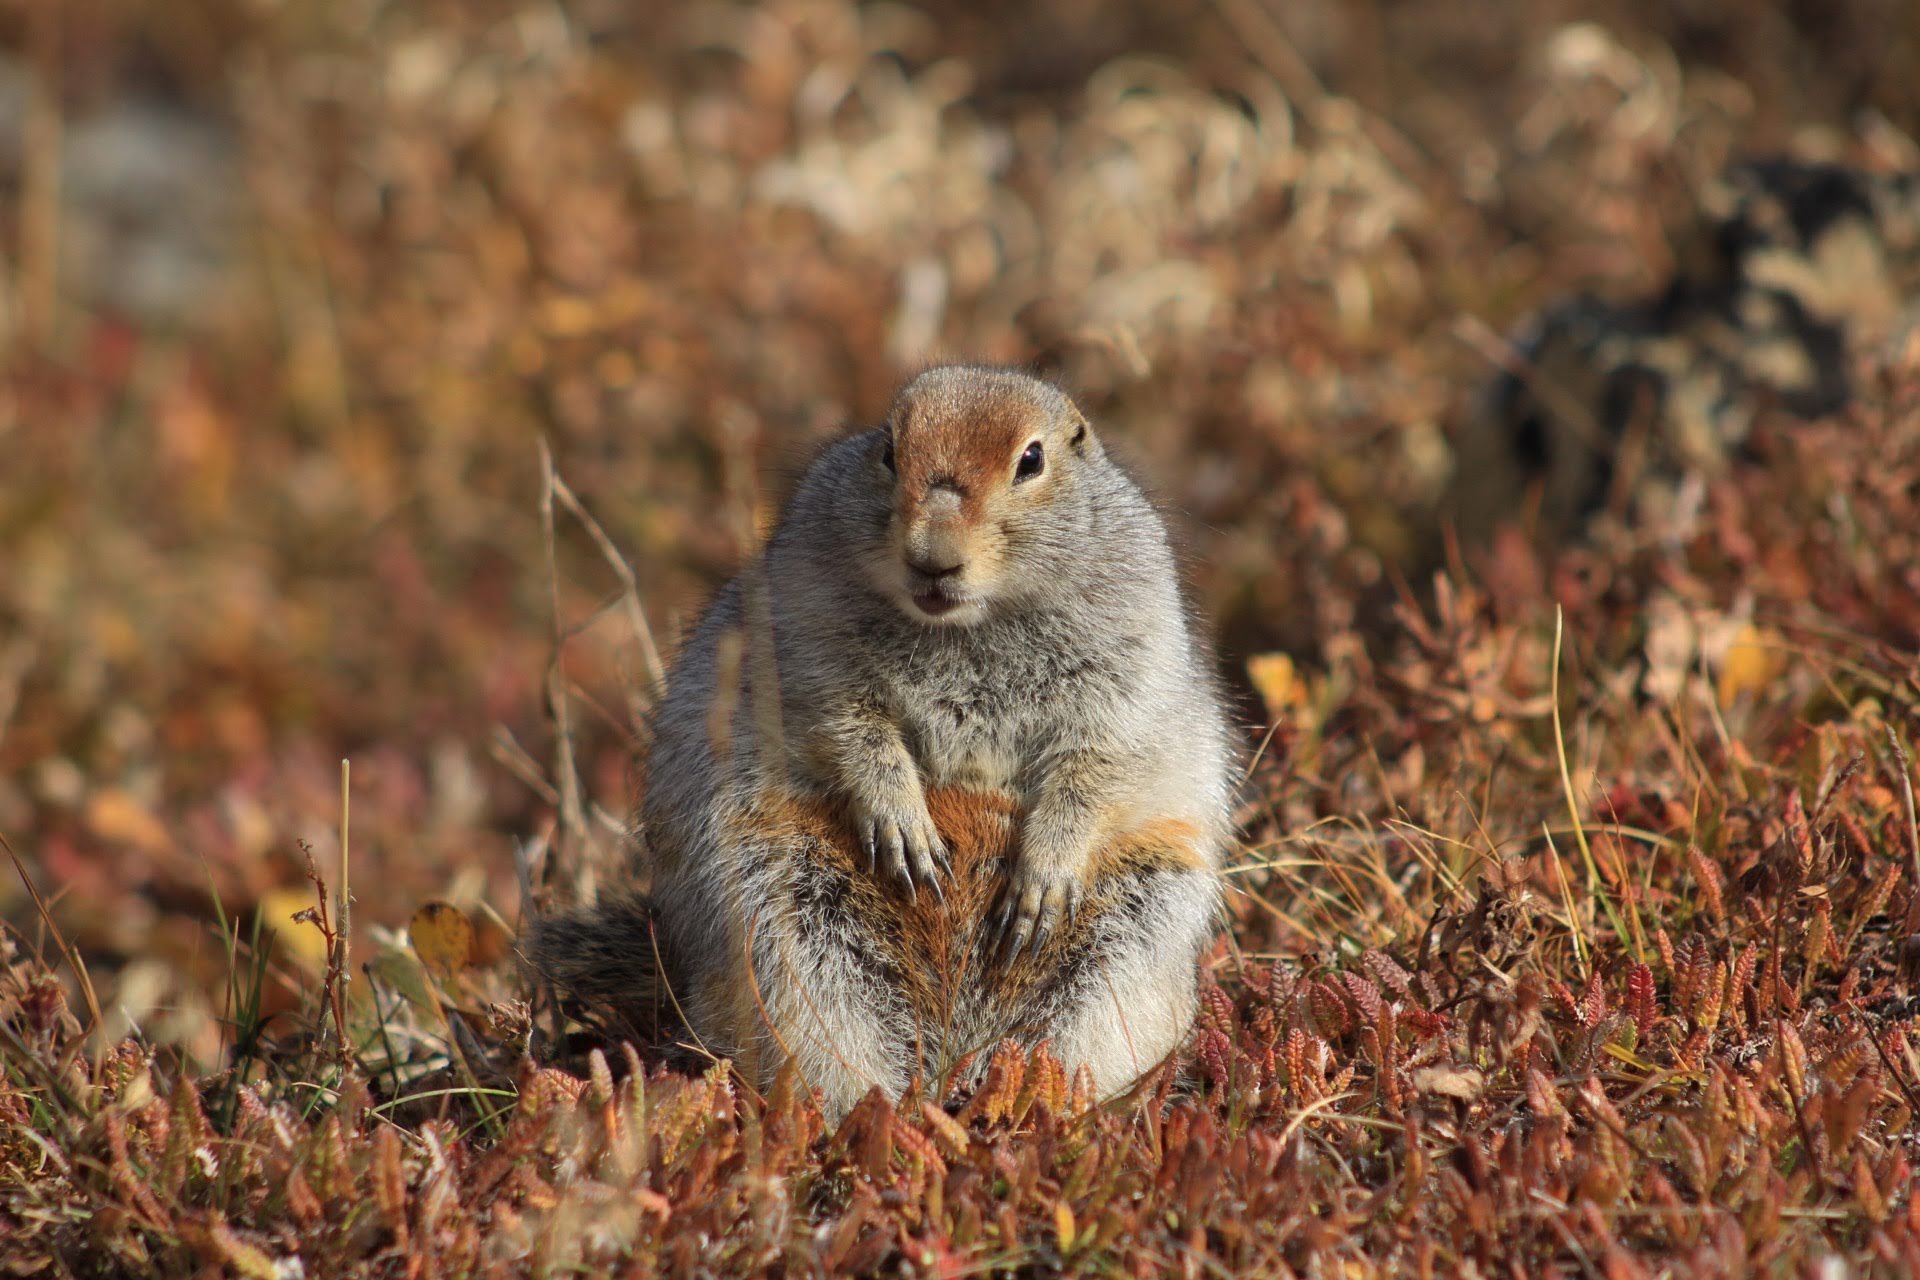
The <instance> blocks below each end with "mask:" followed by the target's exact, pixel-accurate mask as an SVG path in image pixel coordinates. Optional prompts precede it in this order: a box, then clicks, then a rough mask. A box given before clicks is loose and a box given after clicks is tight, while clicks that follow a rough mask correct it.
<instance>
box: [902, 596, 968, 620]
mask: <svg viewBox="0 0 1920 1280" xmlns="http://www.w3.org/2000/svg"><path fill="white" fill-rule="evenodd" d="M959 604H960V602H959V601H958V600H949V599H947V598H946V597H945V596H943V595H938V594H936V593H934V592H932V591H923V592H921V593H920V594H918V595H916V596H914V598H913V605H914V608H916V609H918V610H920V612H922V613H924V614H926V615H927V616H928V617H930V618H937V617H939V616H940V615H941V614H943V613H946V612H947V611H948V610H951V609H955V608H958V607H959Z"/></svg>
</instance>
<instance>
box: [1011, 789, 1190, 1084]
mask: <svg viewBox="0 0 1920 1280" xmlns="http://www.w3.org/2000/svg"><path fill="white" fill-rule="evenodd" d="M1202 842H1203V837H1202V836H1201V835H1200V833H1199V832H1198V831H1196V830H1195V829H1194V828H1193V827H1192V826H1191V825H1190V824H1186V823H1181V822H1175V821H1165V822H1154V823H1148V824H1146V825H1144V826H1142V827H1139V828H1137V829H1135V830H1134V831H1132V832H1129V833H1127V834H1125V835H1122V836H1120V837H1118V838H1116V839H1114V840H1111V841H1109V842H1108V843H1107V844H1106V845H1105V846H1104V847H1103V848H1101V849H1100V850H1099V851H1098V852H1097V853H1096V854H1095V857H1094V860H1093V865H1092V867H1091V868H1090V870H1089V881H1090V884H1089V891H1088V905H1087V907H1086V908H1083V909H1082V912H1081V915H1080V918H1079V920H1078V921H1077V922H1076V924H1075V926H1074V927H1073V928H1071V929H1070V930H1069V931H1068V932H1067V933H1066V934H1065V935H1064V936H1062V937H1060V938H1058V939H1056V940H1055V942H1054V943H1053V944H1051V945H1049V946H1048V947H1046V948H1044V949H1043V950H1042V951H1041V952H1040V953H1039V954H1038V955H1037V956H1034V957H1032V958H1031V960H1029V961H1026V962H1024V963H1022V964H1017V965H1016V966H1015V967H1014V968H1013V969H1012V970H1010V971H1006V972H1004V973H1003V974H1002V976H1001V979H1000V980H1001V982H1002V983H1003V984H1004V989H1006V990H1007V991H1008V993H1009V995H1012V996H1014V999H1013V1001H1012V1003H1013V1011H1017V1015H1018V1017H1017V1026H1015V1027H1010V1028H1009V1029H1008V1031H1007V1034H1013V1035H1015V1036H1017V1037H1018V1038H1020V1039H1022V1040H1025V1041H1027V1042H1028V1043H1032V1042H1034V1041H1037V1040H1040V1039H1042V1038H1045V1039H1048V1040H1051V1041H1052V1045H1053V1050H1054V1053H1055V1055H1056V1056H1058V1057H1059V1059H1060V1060H1061V1062H1062V1063H1064V1064H1065V1065H1066V1067H1067V1069H1068V1070H1069V1071H1073V1070H1077V1069H1078V1068H1079V1066H1080V1065H1082V1064H1085V1065H1086V1066H1087V1067H1088V1068H1089V1069H1090V1070H1091V1071H1092V1072H1093V1079H1094V1085H1095V1087H1096V1089H1097V1091H1098V1093H1099V1095H1100V1096H1101V1097H1111V1096H1113V1095H1115V1094H1118V1093H1120V1092H1122V1091H1123V1090H1125V1089H1126V1088H1127V1087H1128V1086H1129V1085H1131V1084H1132V1083H1133V1082H1134V1081H1135V1080H1137V1079H1138V1078H1139V1077H1140V1076H1141V1075H1143V1074H1144V1073H1146V1072H1147V1071H1149V1070H1151V1069H1152V1068H1153V1067H1155V1066H1156V1065H1158V1064H1159V1063H1160V1061H1161V1060H1162V1059H1164V1058H1165V1057H1166V1056H1167V1055H1168V1054H1169V1053H1171V1052H1172V1051H1173V1050H1174V1049H1176V1048H1177V1047H1178V1046H1179V1044H1180V1042H1181V1041H1182V1040H1183V1039H1185V1037H1186V1034H1187V1031H1188V1029H1189V1028H1190V1027H1191V1026H1192V1024H1193V1017H1194V1013H1195V1009H1196V1004H1197V1000H1198V980H1197V971H1196V966H1197V964H1198V961H1199V958H1200V953H1201V952H1202V951H1203V950H1204V949H1205V947H1206V944H1207V941H1208V939H1209V938H1210V937H1211V936H1212V934H1213V931H1214V929H1215V927H1216V924H1217V913H1218V911H1219V907H1220V878H1219V875H1218V873H1217V872H1216V871H1215V870H1214V868H1213V865H1212V863H1211V861H1210V860H1209V859H1207V858H1206V857H1205V855H1204V854H1203V853H1202V852H1201V848H1202ZM1016 992H1017V995H1016V994H1015V993H1016Z"/></svg>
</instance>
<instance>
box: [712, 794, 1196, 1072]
mask: <svg viewBox="0 0 1920 1280" xmlns="http://www.w3.org/2000/svg"><path fill="white" fill-rule="evenodd" d="M927 806H928V808H929V810H930V811H931V813H932V815H933V820H934V825H935V826H936V827H937V828H938V829H939V831H940V834H941V837H942V839H944V840H945V841H946V844H947V849H948V853H949V857H950V862H951V867H952V875H951V876H950V877H945V876H943V877H942V880H941V889H942V893H943V895H944V900H942V899H941V898H936V897H935V896H934V895H933V894H932V893H931V892H929V891H928V890H926V889H924V888H923V889H922V890H921V891H920V892H919V893H918V894H916V895H914V896H913V897H912V898H908V897H907V896H906V894H905V893H904V892H903V891H901V890H899V889H897V888H896V887H895V886H893V885H892V884H889V883H886V882H883V881H881V880H880V879H878V878H876V877H875V876H874V875H873V874H871V873H870V872H869V871H868V868H867V859H866V853H865V851H864V850H862V849H861V848H860V847H859V844H858V842H857V840H856V839H855V837H854V834H853V831H852V828H851V825H850V824H849V822H848V821H847V819H846V817H845V815H844V813H843V812H842V811H841V810H840V809H839V807H838V806H837V805H835V804H832V803H830V802H827V801H823V800H817V799H809V798H801V797H794V796H788V795H782V796H769V797H766V798H765V800H764V801H763V803H762V804H760V805H759V806H756V809H755V812H754V814H753V817H752V818H751V820H750V824H751V828H752V830H753V832H754V834H753V836H752V837H751V839H752V840H753V841H754V842H755V843H759V844H761V845H762V846H763V847H766V848H769V849H772V848H804V849H807V850H809V851H810V854H811V857H812V858H813V859H814V860H815V862H816V865H818V866H820V867H821V868H822V869H823V870H829V871H833V872H837V873H839V874H840V875H843V876H844V877H845V878H846V885H847V893H848V895H849V899H850V900H849V901H848V902H847V904H846V907H847V911H848V914H849V915H850V917H851V918H853V919H855V920H860V921H863V922H865V923H866V924H867V925H868V928H869V930H870V936H871V937H872V939H873V941H874V943H875V946H876V948H877V949H878V950H879V951H880V952H881V953H882V954H884V955H885V956H886V957H887V959H888V962H889V964H890V966H891V967H892V969H893V970H894V972H895V973H896V974H897V975H898V980H899V983H900V989H901V994H902V995H903V996H904V997H905V999H906V1000H907V1003H908V1006H909V1007H910V1008H911V1009H912V1010H913V1011H914V1013H915V1015H916V1017H917V1018H918V1020H919V1022H920V1025H921V1026H923V1027H926V1028H929V1029H932V1028H935V1027H946V1026H950V1018H951V1016H952V1011H953V1009H954V1007H955V1003H956V1001H957V999H958V998H959V997H960V995H961V994H962V992H963V991H966V990H969V989H974V990H978V989H981V988H984V990H985V991H987V992H989V993H990V994H991V996H992V998H993V999H994V1000H996V1001H998V1002H1001V1003H1003V1004H1005V1005H1006V1006H1008V1007H1018V1006H1019V1005H1020V1003H1021V1002H1022V1000H1023V998H1024V997H1025V996H1027V995H1028V994H1029V993H1031V992H1033V991H1035V990H1037V989H1039V987H1040V986H1041V985H1042V984H1044V983H1046V982H1049V981H1052V980H1054V978H1055V976H1056V975H1057V973H1058V970H1059V965H1060V963H1061V961H1062V960H1063V959H1064V957H1065V956H1066V955H1067V953H1068V952H1069V950H1070V949H1071V948H1072V947H1073V946H1074V945H1075V943H1076V942H1077V941H1078V940H1079V939H1081V938H1083V937H1084V936H1085V934H1086V932H1087V931H1088V930H1089V929H1091V928H1092V927H1093V925H1094V923H1095V922H1096V921H1097V920H1098V919H1099V917H1100V915H1101V914H1102V913H1103V912H1104V911H1105V910H1107V909H1109V908H1110V907H1111V906H1112V904H1113V901H1114V899H1115V897H1116V895H1117V891H1118V890H1119V888H1120V887H1121V886H1120V884H1119V882H1120V881H1125V880H1129V879H1131V878H1133V877H1136V876H1140V875H1143V874H1147V873H1150V872H1156V871H1203V870H1205V869H1206V868H1207V862H1206V860H1205V858H1204V857H1202V856H1201V854H1200V851H1199V833H1198V831H1197V830H1196V829H1195V828H1194V827H1193V826H1192V825H1191V824H1189V823H1184V822H1177V821H1173V820H1161V821H1156V822H1151V823H1147V824H1145V825H1143V826H1141V827H1138V828H1136V829H1134V830H1132V831H1129V832H1127V833H1125V834H1124V835H1121V836H1119V837H1117V838H1115V839H1113V840H1111V841H1109V842H1108V843H1107V844H1106V845H1104V846H1103V847H1102V848H1100V849H1099V850H1098V851H1097V852H1096V853H1095V855H1094V858H1093V861H1092V863H1091V864H1090V866H1089V869H1088V875H1087V881H1088V891H1089V892H1088V897H1087V900H1086V902H1085V904H1084V905H1083V907H1082V909H1081V911H1080V912H1079V915H1078V918H1077V919H1075V920H1074V921H1072V922H1071V923H1063V924H1062V926H1061V927H1060V928H1059V929H1058V930H1057V932H1056V933H1055V935H1054V936H1053V937H1052V938H1050V939H1049V940H1048V941H1047V943H1046V944H1045V945H1043V946H1042V947H1041V948H1040V950H1039V951H1038V952H1037V953H1031V954H1023V955H1021V956H1018V957H1014V958H1011V959H996V958H994V957H993V956H992V955H991V954H990V953H991V951H992V941H993V940H992V939H990V938H989V937H988V936H987V935H986V933H985V930H984V922H985V921H986V920H987V919H988V918H989V916H990V915H992V914H994V912H995V908H996V906H997V905H998V903H999V900H1000V894H1001V891H1002V889H1003V887H1004V885H1005V882H1006V877H1005V874H1004V870H1005V867H1006V865H1007V862H1008V860H1009V859H1011V858H1012V857H1013V856H1015V855H1016V854H1017V852H1018V848H1019V830H1020V821H1019V817H1020V815H1019V810H1018V806H1017V804H1016V803H1015V802H1014V800H1013V798H1012V797H1011V796H1009V795H1007V794H1005V793H1002V792H978V791H967V790H961V789H957V788H936V789H934V790H932V791H930V792H929V793H928V794H927ZM767 923H768V922H766V921H762V927H764V926H765V925H766V924H767ZM743 942H744V939H743ZM759 980H760V981H761V982H762V983H765V982H766V981H768V980H769V977H768V975H766V974H764V973H763V974H760V975H759ZM962 984H970V986H963V985H962ZM745 985H746V984H741V983H736V990H735V991H734V992H733V993H732V994H733V997H734V1001H733V1003H732V1009H731V1012H732V1014H733V1016H734V1018H735V1019H736V1020H737V1021H736V1027H737V1028H738V1029H740V1030H742V1031H745V1030H747V1029H749V1026H751V1027H753V1028H756V1029H757V1028H758V1027H759V1026H760V1025H762V1018H761V1015H760V1013H759V1010H758V1004H759V1001H757V1000H756V999H755V998H754V996H753V995H752V994H751V993H749V992H746V991H743V990H740V989H738V988H742V987H744V986H745ZM745 1038H746V1037H736V1039H745Z"/></svg>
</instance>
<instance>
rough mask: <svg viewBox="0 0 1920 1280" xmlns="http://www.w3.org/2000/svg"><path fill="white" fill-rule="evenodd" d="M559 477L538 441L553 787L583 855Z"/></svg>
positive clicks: (565, 826) (567, 829) (547, 450)
mask: <svg viewBox="0 0 1920 1280" xmlns="http://www.w3.org/2000/svg"><path fill="white" fill-rule="evenodd" d="M558 488H559V477H558V476H556V475H555V474H554V471H553V450H552V449H550V448H548V447H547V442H546V441H545V440H544V439H543V440H541V441H540V532H541V536H542V537H543V538H544V539H545V543H546V552H547V590H548V593H549V596H550V598H551V603H552V610H553V619H552V622H553V628H552V643H553V647H552V651H551V652H550V653H548V655H547V714H548V715H549V716H550V717H552V720H553V736H554V744H553V753H554V761H553V771H554V778H553V782H554V786H555V788H556V789H557V790H558V791H559V794H560V827H561V829H562V830H563V831H565V832H566V833H567V834H568V835H569V836H570V837H572V839H573V840H574V841H575V842H576V847H577V848H578V850H579V851H580V852H581V853H582V854H584V853H585V852H586V850H587V849H589V848H591V844H590V842H589V836H588V834H587V822H586V816H585V812H586V810H585V805H584V804H583V803H582V801H581V798H580V774H579V771H578V770H577V769H576V768H575V767H574V759H573V720H572V715H571V713H570V711H569V706H568V698H567V686H566V679H565V677H564V676H562V674H561V671H560V656H561V650H562V648H563V647H564V646H565V644H566V635H565V630H564V624H563V623H562V622H561V620H560V563H559V556H558V553H557V551H556V550H555V538H554V526H553V500H554V496H555V494H556V492H557V491H558Z"/></svg>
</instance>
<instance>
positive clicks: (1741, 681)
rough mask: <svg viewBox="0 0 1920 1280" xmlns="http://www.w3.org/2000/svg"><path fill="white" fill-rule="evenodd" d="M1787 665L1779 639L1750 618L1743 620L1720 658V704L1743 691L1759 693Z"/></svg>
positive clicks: (1731, 699)
mask: <svg viewBox="0 0 1920 1280" xmlns="http://www.w3.org/2000/svg"><path fill="white" fill-rule="evenodd" d="M1786 669H1787V660H1786V655H1785V654H1784V653H1782V652H1781V651H1780V639H1779V637H1777V636H1775V635H1773V634H1772V633H1770V632H1767V631H1763V630H1761V629H1760V628H1759V627H1756V626H1754V625H1753V624H1752V623H1751V622H1748V623H1743V624H1742V625H1741V627H1740V630H1739V631H1738V632H1736V633H1735V634H1734V637H1733V642H1732V643H1731V644H1729V645H1728V646H1727V651H1726V653H1725V654H1724V655H1723V656H1722V657H1721V659H1720V683H1719V694H1720V701H1721V703H1722V705H1724V704H1726V703H1729V702H1732V701H1733V700H1734V699H1735V698H1738V697H1739V696H1740V695H1741V694H1743V693H1759V692H1761V691H1762V690H1764V689H1766V687H1767V686H1768V685H1770V684H1772V683H1773V682H1774V681H1775V680H1778V679H1779V678H1780V676H1781V674H1782V673H1783V672H1785V671H1786Z"/></svg>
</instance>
